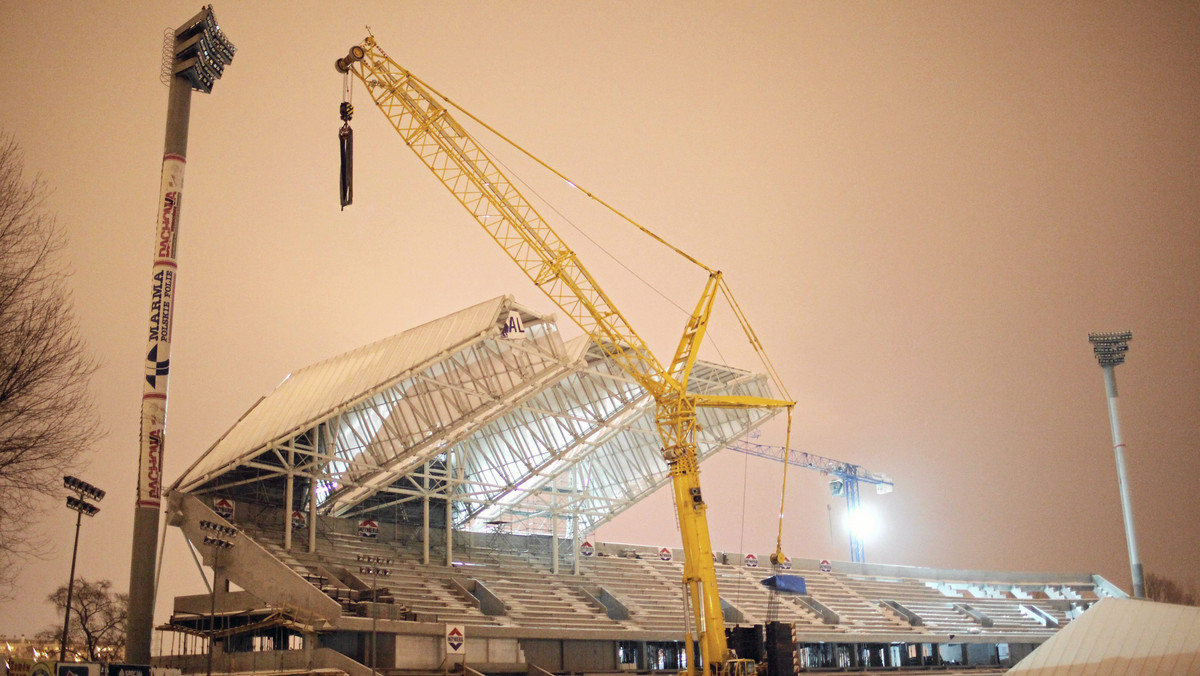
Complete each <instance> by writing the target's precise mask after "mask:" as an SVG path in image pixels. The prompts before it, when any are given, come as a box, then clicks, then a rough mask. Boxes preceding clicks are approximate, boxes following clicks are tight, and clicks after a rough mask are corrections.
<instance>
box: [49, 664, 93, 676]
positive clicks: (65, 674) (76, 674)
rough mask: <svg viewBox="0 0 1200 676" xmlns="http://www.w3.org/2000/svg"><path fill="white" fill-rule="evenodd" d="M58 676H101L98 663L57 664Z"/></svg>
mask: <svg viewBox="0 0 1200 676" xmlns="http://www.w3.org/2000/svg"><path fill="white" fill-rule="evenodd" d="M58 676H103V675H102V674H101V673H100V663H99V662H59V663H58Z"/></svg>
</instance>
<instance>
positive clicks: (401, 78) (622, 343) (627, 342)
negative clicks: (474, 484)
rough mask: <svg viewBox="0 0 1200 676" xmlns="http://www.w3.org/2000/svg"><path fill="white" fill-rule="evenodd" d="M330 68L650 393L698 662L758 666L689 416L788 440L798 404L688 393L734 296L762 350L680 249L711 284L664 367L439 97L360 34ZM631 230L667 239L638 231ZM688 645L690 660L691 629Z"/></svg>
mask: <svg viewBox="0 0 1200 676" xmlns="http://www.w3.org/2000/svg"><path fill="white" fill-rule="evenodd" d="M337 69H338V71H339V72H341V73H343V74H353V75H354V76H355V77H357V78H358V79H359V80H360V81H362V83H363V84H364V85H365V86H366V88H367V91H368V92H369V93H370V95H371V98H372V99H374V101H375V104H376V105H377V106H378V107H379V109H380V110H381V111H382V112H383V114H384V115H385V116H386V117H387V119H388V121H389V122H390V123H391V124H392V126H393V127H394V128H395V129H396V131H397V132H399V134H400V137H401V138H403V139H404V142H405V143H406V144H407V145H408V147H409V148H411V149H412V150H413V152H415V153H416V154H417V156H418V157H420V158H421V160H422V161H423V162H425V164H426V166H428V167H429V169H430V170H432V171H433V173H434V174H435V175H436V176H437V177H438V178H439V179H441V181H442V183H444V184H445V186H446V187H447V188H448V189H449V190H450V192H451V193H453V194H454V196H455V197H456V198H458V200H459V202H461V203H462V205H463V206H464V207H466V209H467V211H469V212H470V213H471V215H472V216H474V217H475V220H476V221H478V222H479V224H480V225H481V226H483V228H484V230H486V231H487V232H488V234H489V235H491V236H492V238H493V239H495V240H496V242H497V243H498V244H499V245H500V246H501V248H503V249H504V251H505V252H506V253H507V254H508V255H509V257H510V258H512V260H513V262H515V263H516V264H517V265H518V266H520V268H521V269H522V270H523V271H524V272H525V274H526V275H527V276H528V277H529V279H530V280H532V281H533V283H534V284H536V285H537V286H538V288H540V289H541V290H542V291H543V292H545V294H546V295H547V296H549V297H550V299H551V300H552V301H554V303H555V304H557V305H558V307H559V308H561V309H562V311H563V312H565V313H566V314H567V315H568V316H569V317H570V318H571V319H572V320H574V321H575V323H576V324H578V325H579V326H580V328H582V329H583V330H584V331H585V332H586V333H587V334H588V335H589V336H591V338H592V339H593V340H594V341H595V342H596V344H597V345H599V346H600V347H601V348H602V349H603V350H604V351H605V352H606V353H607V354H608V355H609V356H610V357H611V358H612V359H614V360H615V361H616V362H617V363H618V364H619V365H620V366H621V368H623V369H624V370H625V372H626V373H627V374H628V375H629V376H630V377H631V378H633V379H634V380H635V381H636V382H637V383H638V384H639V385H640V386H641V387H643V388H644V389H645V390H646V391H647V392H648V393H649V394H650V395H651V396H652V397H653V398H654V401H655V405H656V422H657V426H658V433H659V435H660V437H661V439H662V446H663V451H662V453H663V458H664V459H665V460H666V462H667V464H668V465H669V467H670V474H671V479H672V483H673V484H674V489H675V507H676V510H677V511H678V515H679V528H680V532H681V535H682V540H683V550H684V553H685V555H684V580H683V582H684V585H685V587H686V589H687V594H686V596H685V598H686V599H687V601H688V603H689V604H690V609H689V610H690V613H691V614H692V616H693V617H692V621H694V623H695V627H696V629H697V632H698V640H699V642H700V651H701V661H702V662H703V664H704V665H706V669H707V671H708V672H709V673H710V674H716V675H718V676H722V675H728V676H737V675H738V674H745V673H747V672H748V671H750V670H752V669H753V668H754V662H753V661H751V660H739V659H737V657H736V655H734V654H732V653H731V651H729V649H728V645H727V643H726V640H725V622H724V619H723V617H722V614H721V599H720V596H719V595H718V592H717V578H716V570H715V567H714V564H713V552H712V545H711V544H710V542H709V535H708V518H707V515H706V513H705V512H706V509H707V506H706V505H705V503H704V498H703V496H702V494H701V492H700V474H699V463H698V461H697V459H696V444H695V438H696V436H695V433H696V426H697V422H696V409H697V407H700V406H717V407H729V408H743V407H764V406H765V407H785V408H787V410H788V414H789V424H788V427H789V434H790V427H791V424H790V414H791V409H792V407H793V406H794V403H795V402H792V401H785V400H775V399H765V398H758V397H721V396H705V395H697V394H692V393H689V392H688V377H689V375H690V373H691V371H692V367H693V365H694V363H695V360H696V356H697V352H698V351H699V348H700V343H701V341H702V340H703V338H704V333H705V329H706V328H707V326H708V320H709V316H710V314H711V312H712V307H713V301H714V300H715V299H716V296H717V293H718V291H721V292H723V293H724V294H726V296H727V297H729V298H730V302H731V305H732V307H733V308H734V312H735V314H736V315H737V316H738V319H739V321H741V323H742V325H743V327H744V328H745V329H746V332H747V335H748V336H749V337H750V340H751V343H752V344H753V345H754V347H755V349H756V350H758V351H759V353H760V355H761V354H762V351H761V347H760V346H759V344H758V341H757V339H756V338H755V337H754V333H753V331H751V330H750V328H749V326H748V324H746V322H745V319H744V317H743V315H742V313H741V311H740V309H739V308H738V306H737V304H736V303H734V302H733V301H732V297H731V296H729V293H728V289H727V287H725V285H724V282H723V281H722V278H721V273H720V272H719V271H716V270H713V269H711V268H708V267H707V266H703V265H701V264H700V263H699V262H698V261H696V260H695V259H693V258H691V257H690V256H687V255H686V254H683V252H681V251H679V250H678V249H675V251H677V252H678V253H680V254H682V255H684V256H685V257H687V258H688V259H689V260H691V261H692V262H693V263H696V264H697V265H699V266H700V267H702V268H703V269H705V270H706V271H707V272H708V275H709V277H708V283H707V284H706V286H705V288H704V292H703V294H702V296H701V298H700V301H699V302H698V303H697V304H696V309H695V311H694V312H693V313H692V316H691V318H690V320H689V321H688V323H687V327H686V328H685V330H684V333H683V337H682V339H681V340H680V341H679V347H678V348H676V350H675V354H674V356H673V357H672V358H671V362H670V364H669V365H666V366H664V365H663V364H662V363H661V362H660V361H659V360H658V359H657V358H656V357H655V356H654V354H653V353H652V352H651V351H650V349H649V348H648V347H647V346H646V344H645V343H644V342H643V341H642V339H641V338H640V337H639V336H638V334H637V333H636V332H635V331H634V330H633V328H632V327H631V326H629V324H628V322H627V321H626V319H625V317H624V316H622V315H621V313H620V311H618V310H617V308H616V306H614V305H613V303H612V301H611V300H610V299H609V298H608V296H607V295H606V294H605V293H604V291H603V290H602V289H601V288H600V286H599V284H597V283H596V281H595V280H594V279H593V278H592V276H591V275H590V274H589V273H588V271H587V270H586V269H585V268H584V267H583V264H582V263H580V262H579V260H578V258H576V256H575V253H574V252H573V251H571V249H570V248H569V247H567V245H566V244H564V243H563V241H562V240H561V239H560V238H559V236H558V234H557V233H556V232H555V231H554V230H553V229H552V228H551V227H550V225H549V224H547V223H546V222H545V221H544V220H543V219H542V217H541V216H540V215H539V214H538V213H537V211H535V210H534V208H533V207H532V206H531V205H530V204H529V202H528V201H526V199H525V198H524V197H523V196H522V195H521V193H520V192H518V191H517V189H516V187H515V186H514V185H513V184H512V183H511V182H510V181H509V180H508V179H507V178H506V177H505V176H504V175H503V174H502V173H501V171H500V169H499V168H498V167H497V166H496V165H495V164H494V163H493V162H492V161H491V159H490V158H489V157H488V156H487V155H486V154H485V152H484V151H483V149H482V148H481V147H480V146H479V144H478V143H476V141H475V139H474V138H472V137H471V135H470V134H468V133H467V131H466V130H465V129H463V127H462V126H461V125H459V123H458V122H457V121H455V120H454V118H453V117H451V115H450V114H449V112H448V111H447V110H446V108H445V107H444V106H443V105H442V104H441V103H440V102H439V101H447V100H446V99H445V98H444V97H441V96H440V95H438V94H437V93H436V91H435V90H433V89H432V88H431V87H429V86H428V85H427V84H425V83H424V82H422V81H420V80H419V79H418V78H417V77H416V76H414V75H413V74H412V73H410V72H409V71H407V70H405V69H404V68H401V67H400V66H399V65H398V64H397V63H396V62H395V61H393V60H392V59H391V58H390V57H389V56H388V55H387V54H386V53H385V52H384V51H383V50H382V49H381V48H380V47H379V46H378V45H377V44H376V42H375V39H374V38H373V37H367V38H366V39H365V40H364V41H363V43H362V44H361V45H355V46H354V47H352V48H351V49H350V52H349V53H348V54H347V55H346V56H345V57H344V58H341V59H338V60H337ZM345 108H346V104H343V119H346V116H345ZM344 171H345V169H344ZM555 173H557V172H555ZM589 196H590V194H589ZM592 197H593V199H595V198H594V196H592ZM343 204H345V200H343ZM606 206H607V205H606ZM634 225H635V226H636V224H634ZM637 227H639V228H640V229H642V230H643V231H644V232H646V233H647V234H650V235H651V236H652V237H655V239H658V241H660V242H662V243H663V244H666V242H663V240H661V239H660V238H658V237H657V236H655V235H653V233H649V231H647V230H645V228H641V226H637ZM668 246H669V245H668ZM672 248H674V247H672ZM764 363H765V364H766V365H767V367H768V370H770V371H771V374H772V376H775V373H774V370H773V369H772V368H771V367H770V362H769V361H766V360H764ZM775 381H776V385H777V387H780V388H782V383H780V382H779V380H778V378H777V377H775ZM785 467H786V466H785ZM785 481H786V475H785ZM781 514H782V510H781ZM779 549H780V548H779V547H778V546H777V549H776V555H775V556H772V559H773V560H782V552H781V551H779ZM687 639H688V643H689V653H690V648H691V645H690V644H691V633H690V632H689V633H688V637H687ZM688 662H689V672H690V673H695V671H694V666H693V665H692V664H691V663H692V660H691V659H689V660H688Z"/></svg>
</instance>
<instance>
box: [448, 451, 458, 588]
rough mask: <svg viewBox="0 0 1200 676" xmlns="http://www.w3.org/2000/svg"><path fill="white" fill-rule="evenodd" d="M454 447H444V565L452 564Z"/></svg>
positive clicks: (455, 469) (456, 469)
mask: <svg viewBox="0 0 1200 676" xmlns="http://www.w3.org/2000/svg"><path fill="white" fill-rule="evenodd" d="M453 460H454V448H453V447H451V448H448V449H446V567H447V568H449V567H450V566H452V565H454V482H453V481H451V480H450V477H451V476H454V475H453V474H451V471H455V472H457V471H458V468H455V467H453Z"/></svg>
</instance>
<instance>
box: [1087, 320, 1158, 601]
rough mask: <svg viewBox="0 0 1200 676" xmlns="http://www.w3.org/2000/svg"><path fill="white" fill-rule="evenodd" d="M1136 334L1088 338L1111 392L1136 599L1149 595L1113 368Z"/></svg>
mask: <svg viewBox="0 0 1200 676" xmlns="http://www.w3.org/2000/svg"><path fill="white" fill-rule="evenodd" d="M1130 340H1133V333H1132V332H1130V331H1121V332H1118V333H1089V334H1088V341H1089V342H1091V344H1092V351H1093V353H1094V354H1095V355H1096V360H1097V361H1099V362H1100V368H1101V369H1102V370H1103V371H1104V389H1105V391H1106V393H1107V394H1108V420H1109V423H1110V424H1111V426H1112V440H1113V454H1114V455H1115V456H1116V460H1117V487H1118V489H1119V490H1120V492H1121V513H1122V514H1123V515H1124V517H1125V544H1126V545H1127V546H1128V547H1129V571H1130V575H1131V576H1132V578H1133V596H1134V598H1139V599H1140V598H1145V597H1146V585H1145V581H1144V580H1143V578H1142V562H1141V560H1140V559H1139V558H1138V546H1137V532H1136V531H1135V530H1134V527H1133V502H1132V500H1131V499H1130V497H1129V480H1128V478H1127V477H1126V475H1125V440H1124V439H1123V438H1122V437H1121V419H1120V417H1119V416H1118V415H1117V377H1116V374H1114V373H1113V370H1114V369H1115V368H1116V367H1117V366H1119V365H1121V364H1124V363H1125V353H1126V352H1128V351H1129V341H1130Z"/></svg>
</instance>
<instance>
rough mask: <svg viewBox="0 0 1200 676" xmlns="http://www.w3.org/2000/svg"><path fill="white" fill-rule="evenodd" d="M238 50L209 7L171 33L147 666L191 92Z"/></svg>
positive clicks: (147, 567)
mask: <svg viewBox="0 0 1200 676" xmlns="http://www.w3.org/2000/svg"><path fill="white" fill-rule="evenodd" d="M236 51H237V48H235V47H234V46H233V43H231V42H229V40H228V39H227V38H226V37H225V35H224V34H223V33H222V32H221V27H220V26H219V25H217V19H216V17H214V16H213V11H212V5H206V6H205V7H203V8H202V9H201V10H200V12H199V13H198V14H196V16H194V17H192V18H191V19H190V20H188V21H187V22H186V23H184V24H183V25H182V26H180V27H179V28H177V29H176V30H175V45H174V52H173V55H172V56H171V64H170V66H171V68H170V70H171V81H170V93H169V94H168V95H167V133H166V141H165V143H164V144H163V162H162V181H161V183H160V188H159V202H158V209H157V213H158V227H157V228H156V230H155V238H154V256H153V261H154V263H153V267H152V268H151V292H150V294H151V295H150V325H149V344H148V345H147V347H146V370H145V382H144V383H143V384H142V428H141V446H140V455H139V457H138V490H137V506H136V508H135V509H134V516H133V555H132V560H131V561H130V568H129V614H128V623H127V627H128V633H127V640H126V644H125V658H126V661H127V662H129V663H131V664H150V640H151V634H152V632H153V629H154V569H155V566H156V564H157V546H156V545H157V544H158V518H159V510H160V509H161V506H162V505H161V501H162V472H163V448H164V445H165V442H166V437H165V435H164V429H165V427H166V420H167V376H168V373H169V371H170V365H171V327H172V326H173V325H174V324H175V321H174V319H175V318H174V316H173V312H174V309H175V287H176V285H177V281H178V279H177V270H178V265H177V264H176V236H177V235H178V232H179V214H180V204H181V201H182V199H183V169H184V166H185V165H186V163H187V136H188V120H189V118H190V117H191V103H192V90H193V89H195V90H196V91H199V92H203V93H206V94H207V93H210V92H211V91H212V88H213V84H214V83H215V82H216V81H217V80H218V79H219V78H220V77H221V73H222V72H223V71H224V70H225V66H227V65H229V64H230V63H232V62H233V54H234V52H236Z"/></svg>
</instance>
